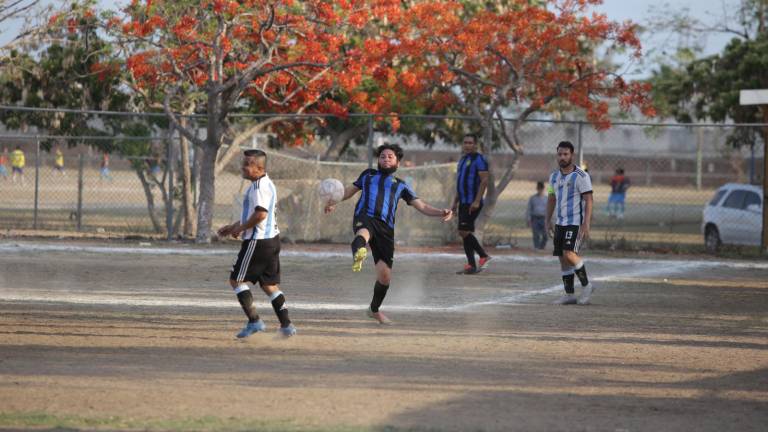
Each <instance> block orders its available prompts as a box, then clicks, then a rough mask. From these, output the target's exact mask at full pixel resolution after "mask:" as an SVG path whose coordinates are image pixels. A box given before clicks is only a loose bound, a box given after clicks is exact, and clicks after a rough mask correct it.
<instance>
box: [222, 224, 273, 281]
mask: <svg viewBox="0 0 768 432" xmlns="http://www.w3.org/2000/svg"><path fill="white" fill-rule="evenodd" d="M229 278H230V279H232V280H234V281H237V282H251V283H256V282H258V283H259V284H261V286H264V285H276V284H279V283H280V236H276V237H274V238H271V239H264V240H245V241H244V242H243V244H242V245H241V246H240V253H238V254H237V259H236V260H235V264H234V265H233V266H232V272H231V273H230V274H229Z"/></svg>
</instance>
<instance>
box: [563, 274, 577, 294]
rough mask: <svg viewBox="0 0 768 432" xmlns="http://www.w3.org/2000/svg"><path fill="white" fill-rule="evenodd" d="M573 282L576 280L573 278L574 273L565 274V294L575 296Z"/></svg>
mask: <svg viewBox="0 0 768 432" xmlns="http://www.w3.org/2000/svg"><path fill="white" fill-rule="evenodd" d="M573 280H574V278H573V273H572V272H569V273H567V274H566V273H565V272H563V288H565V293H566V294H573V293H574V289H573Z"/></svg>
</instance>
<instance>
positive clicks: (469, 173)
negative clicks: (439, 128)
mask: <svg viewBox="0 0 768 432" xmlns="http://www.w3.org/2000/svg"><path fill="white" fill-rule="evenodd" d="M461 149H462V153H463V154H462V156H461V159H459V164H458V165H457V168H456V198H454V200H453V206H452V207H451V208H452V209H453V211H454V212H456V211H458V215H459V236H460V237H461V240H462V242H463V243H464V253H465V254H466V255H467V264H465V265H464V269H463V270H461V271H459V272H458V274H475V273H478V272H480V271H481V270H482V269H485V268H486V267H488V261H489V260H490V259H491V257H490V256H488V254H487V253H485V249H483V247H482V246H481V245H480V242H479V241H478V240H477V237H475V235H474V232H475V219H477V217H478V216H479V215H480V210H482V209H483V195H484V194H485V189H486V188H487V187H488V161H486V160H485V156H483V155H482V154H480V153H478V152H477V137H476V136H475V135H474V134H466V135H464V139H463V142H462V146H461ZM475 252H477V254H478V255H479V256H480V262H479V263H476V262H475Z"/></svg>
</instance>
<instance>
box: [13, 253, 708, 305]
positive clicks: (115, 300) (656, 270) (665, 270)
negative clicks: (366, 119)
mask: <svg viewBox="0 0 768 432" xmlns="http://www.w3.org/2000/svg"><path fill="white" fill-rule="evenodd" d="M698 267H700V265H699V264H697V263H695V262H693V263H687V264H685V265H679V264H666V265H654V266H643V267H641V268H639V269H637V270H636V271H630V272H621V273H617V274H614V275H607V276H598V277H595V278H592V280H593V281H594V282H609V281H611V280H615V279H617V278H626V277H648V276H656V275H664V276H668V275H672V274H674V273H680V272H684V271H690V270H693V269H696V268H698ZM562 289H563V287H562V285H555V286H551V287H548V288H543V289H536V290H533V291H525V292H521V293H516V294H513V295H507V296H503V297H498V298H495V299H489V300H482V301H475V302H469V303H463V304H457V305H449V306H429V305H425V306H413V305H387V307H386V309H387V310H392V311H413V312H419V311H421V312H445V311H462V310H466V309H471V308H476V307H481V306H494V305H515V304H518V305H519V304H521V303H520V301H521V300H523V299H526V298H530V297H535V296H538V295H544V294H551V293H555V292H559V291H561V290H562ZM598 289H599V288H598ZM603 289H605V288H603ZM146 295H151V293H146ZM0 302H21V303H41V302H42V303H68V304H82V305H110V306H129V307H132V306H137V307H141V306H143V307H151V306H154V307H174V308H179V307H190V308H209V309H237V307H238V306H237V302H236V301H234V300H232V299H228V300H209V299H196V300H178V299H164V298H154V299H151V298H148V299H137V298H136V297H135V296H114V295H112V296H111V297H103V296H101V295H88V294H75V295H71V294H67V293H59V292H55V291H48V292H45V295H41V294H39V293H35V294H22V293H19V292H18V291H16V292H14V293H5V292H2V291H0ZM256 304H257V306H258V307H260V308H267V309H269V307H270V306H271V305H270V304H269V303H267V302H263V301H262V302H256ZM366 307H368V305H367V304H363V303H360V304H354V303H309V302H291V301H289V302H288V308H289V309H296V310H309V311H355V310H364V309H365V308H366Z"/></svg>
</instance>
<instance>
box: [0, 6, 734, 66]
mask: <svg viewBox="0 0 768 432" xmlns="http://www.w3.org/2000/svg"><path fill="white" fill-rule="evenodd" d="M42 3H43V4H51V3H58V2H55V1H50V0H43V1H42ZM99 3H100V4H101V5H103V6H104V7H111V8H114V7H115V6H114V3H118V4H120V5H122V4H126V3H127V0H119V1H117V2H114V1H108V0H99ZM736 5H738V0H603V4H602V5H600V6H597V7H596V9H595V10H596V11H598V12H602V13H605V14H606V15H607V16H608V17H609V18H610V19H612V20H615V21H625V20H632V21H634V22H636V23H639V24H642V25H647V24H648V23H649V21H650V20H651V18H652V17H653V16H654V14H658V13H660V11H666V10H670V9H674V10H680V9H683V8H688V10H689V11H690V14H691V16H692V17H694V18H698V19H700V20H703V21H705V22H714V21H716V19H717V18H718V17H722V16H723V12H722V11H723V8H724V7H730V9H733V8H735V6H736ZM20 26H21V23H20V22H18V21H17V22H10V23H4V28H3V29H2V32H0V46H1V45H4V44H5V43H6V42H7V41H9V40H10V39H12V38H13V37H14V36H15V35H16V34H17V33H18V31H19V28H20ZM728 40H730V37H729V36H727V35H724V34H712V35H708V36H706V37H705V38H704V39H703V40H701V41H700V42H701V43H702V46H704V52H703V54H714V53H717V52H720V51H721V50H722V49H723V47H724V46H725V44H726V43H727V42H728ZM641 41H642V43H643V51H644V54H646V55H647V56H648V60H651V59H653V58H655V57H656V56H657V55H658V54H659V53H662V52H668V53H672V52H674V51H675V49H676V48H677V46H678V45H679V44H680V42H681V39H680V37H679V36H677V35H675V34H673V33H672V32H666V33H665V32H657V33H654V34H651V33H647V34H643V35H642V36H641ZM682 42H686V41H682ZM688 42H690V41H688ZM617 60H618V61H620V62H622V63H623V64H627V68H626V70H625V71H624V72H625V73H626V75H627V76H628V77H629V78H643V77H647V76H648V75H649V74H650V71H651V68H652V66H653V62H651V61H646V62H645V64H636V63H629V61H628V59H626V58H621V57H620V58H617Z"/></svg>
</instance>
